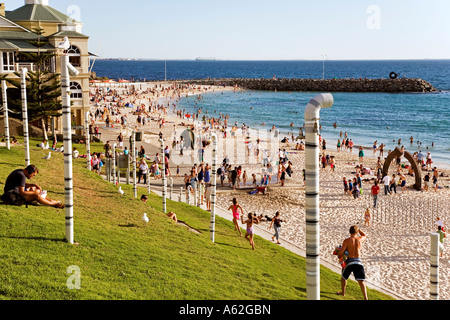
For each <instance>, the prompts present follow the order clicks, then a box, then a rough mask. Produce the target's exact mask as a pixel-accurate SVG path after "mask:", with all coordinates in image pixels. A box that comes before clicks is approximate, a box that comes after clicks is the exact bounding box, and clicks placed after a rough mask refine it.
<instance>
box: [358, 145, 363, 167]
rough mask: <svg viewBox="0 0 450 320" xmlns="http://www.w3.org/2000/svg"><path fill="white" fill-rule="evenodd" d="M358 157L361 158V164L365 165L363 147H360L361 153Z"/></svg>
mask: <svg viewBox="0 0 450 320" xmlns="http://www.w3.org/2000/svg"><path fill="white" fill-rule="evenodd" d="M358 156H359V162H360V163H361V164H363V163H364V149H363V147H362V146H359V153H358Z"/></svg>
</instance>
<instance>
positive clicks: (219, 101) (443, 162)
mask: <svg viewBox="0 0 450 320" xmlns="http://www.w3.org/2000/svg"><path fill="white" fill-rule="evenodd" d="M166 66H167V68H166V67H165V62H164V61H97V62H96V63H95V65H94V71H95V72H96V73H97V75H98V76H106V77H109V78H115V79H119V78H125V79H131V78H133V79H134V80H137V79H141V80H144V79H146V80H164V79H165V78H166V75H167V79H168V80H170V79H205V78H208V77H210V78H263V77H264V78H272V77H273V76H276V77H278V78H319V79H321V78H322V77H323V72H324V68H323V62H322V61H167V64H166ZM392 71H394V72H396V73H400V74H401V76H402V77H403V76H406V77H410V78H421V79H423V80H426V81H429V82H430V83H431V84H432V85H433V86H434V87H436V88H437V89H439V90H441V91H442V92H439V93H431V94H411V93H407V94H387V93H333V96H334V100H335V103H334V105H333V107H332V108H329V109H323V110H322V111H321V124H322V135H323V137H324V138H325V139H326V140H327V141H328V145H329V146H330V147H331V146H335V145H336V142H337V139H338V138H339V133H340V132H341V131H342V132H347V134H348V136H349V137H350V138H351V139H353V141H354V142H355V144H357V145H365V146H371V145H372V144H373V142H374V141H375V140H377V141H378V145H379V144H381V143H384V144H386V145H387V147H386V150H389V149H393V148H394V147H396V146H398V144H397V141H398V139H401V140H402V145H404V146H405V148H406V150H408V151H410V152H411V153H413V152H415V151H418V150H421V151H422V152H426V151H430V152H431V154H432V156H433V161H434V162H435V163H436V164H438V165H439V166H441V167H446V168H450V136H449V132H450V131H449V129H448V128H449V125H450V92H449V91H450V60H402V61H326V62H325V78H334V77H336V78H360V77H363V78H387V77H388V76H389V73H390V72H392ZM166 72H167V73H166ZM316 94H318V93H315V92H291V93H288V92H263V91H256V92H250V91H247V92H237V93H234V92H224V93H223V94H222V93H211V94H207V95H204V97H203V100H201V101H198V100H197V99H196V97H194V96H192V97H188V98H185V99H182V100H181V101H180V102H179V103H178V104H179V105H178V108H181V109H183V108H184V109H186V110H187V111H190V112H193V111H194V110H196V109H198V108H200V107H201V108H203V110H208V114H209V115H211V114H214V112H215V113H216V114H217V115H218V113H219V112H222V113H224V114H228V115H229V117H230V121H229V123H234V122H238V123H239V124H242V123H245V124H247V125H249V126H250V127H252V128H260V129H264V128H265V129H268V128H269V127H271V126H272V125H275V126H276V127H277V128H279V129H280V130H281V132H282V133H283V134H287V133H288V132H290V131H291V128H290V124H291V123H292V122H293V123H294V125H295V127H296V128H297V127H300V126H302V125H303V123H304V111H305V108H306V105H307V104H308V102H309V101H310V100H311V99H312V98H313V97H314V96H315V95H316ZM262 123H266V126H262V125H261V124H262ZM333 123H336V124H337V125H338V127H337V128H336V129H334V127H333ZM388 128H389V129H388ZM294 133H295V134H297V133H298V131H297V130H296V131H295V132H294ZM411 136H412V137H414V143H413V144H410V142H409V138H410V137H411ZM417 141H419V142H421V144H420V145H419V144H417ZM433 143H434V146H432V144H433ZM427 147H428V150H427Z"/></svg>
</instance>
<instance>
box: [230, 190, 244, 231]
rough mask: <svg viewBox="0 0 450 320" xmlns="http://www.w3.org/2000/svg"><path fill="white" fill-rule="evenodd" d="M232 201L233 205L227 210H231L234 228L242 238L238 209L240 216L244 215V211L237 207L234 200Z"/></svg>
mask: <svg viewBox="0 0 450 320" xmlns="http://www.w3.org/2000/svg"><path fill="white" fill-rule="evenodd" d="M232 201H233V204H232V205H231V206H230V207H229V208H228V210H231V212H232V213H233V223H234V228H235V230H236V231H239V235H240V236H241V237H242V232H241V228H239V218H240V214H239V209H240V210H241V213H242V215H244V209H242V207H241V206H240V205H238V203H237V199H236V198H233V200H232Z"/></svg>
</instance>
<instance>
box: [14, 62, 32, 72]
mask: <svg viewBox="0 0 450 320" xmlns="http://www.w3.org/2000/svg"><path fill="white" fill-rule="evenodd" d="M24 68H26V69H27V70H28V71H32V72H34V71H36V65H35V64H34V63H32V62H19V63H16V64H15V69H16V71H18V72H20V71H22V70H23V69H24Z"/></svg>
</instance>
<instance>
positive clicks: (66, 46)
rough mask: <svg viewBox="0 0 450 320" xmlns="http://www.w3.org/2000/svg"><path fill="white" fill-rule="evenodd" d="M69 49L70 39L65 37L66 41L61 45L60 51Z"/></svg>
mask: <svg viewBox="0 0 450 320" xmlns="http://www.w3.org/2000/svg"><path fill="white" fill-rule="evenodd" d="M69 48H70V42H69V38H67V37H64V41H63V42H60V43H59V45H58V49H63V50H68V49H69Z"/></svg>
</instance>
